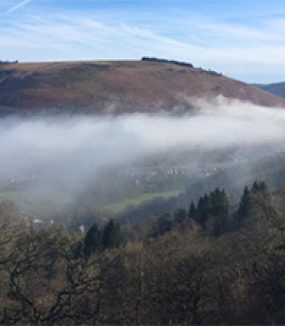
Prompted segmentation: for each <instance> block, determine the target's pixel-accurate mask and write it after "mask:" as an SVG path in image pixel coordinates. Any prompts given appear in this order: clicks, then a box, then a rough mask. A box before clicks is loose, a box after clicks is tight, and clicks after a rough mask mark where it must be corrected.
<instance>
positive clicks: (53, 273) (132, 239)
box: [0, 182, 285, 325]
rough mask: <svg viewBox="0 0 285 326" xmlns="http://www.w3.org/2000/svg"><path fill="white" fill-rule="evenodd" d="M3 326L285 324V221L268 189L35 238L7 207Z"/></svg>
mask: <svg viewBox="0 0 285 326" xmlns="http://www.w3.org/2000/svg"><path fill="white" fill-rule="evenodd" d="M0 218H1V225H0V227H1V232H0V237H1V239H0V274H1V275H0V277H1V285H0V286H1V289H0V307H1V308H0V322H1V323H2V324H23V323H24V324H66V325H72V324H92V325H93V324H126V325H127V324H156V325H165V324H182V325H183V324H185V325H196V324H284V323H285V308H284V302H285V237H284V226H285V216H283V214H282V213H280V211H279V209H278V207H277V206H276V203H275V202H274V200H273V199H272V196H271V194H270V192H269V190H268V188H267V186H266V184H265V183H264V182H255V183H254V184H253V185H252V186H251V187H249V188H247V187H246V188H245V189H244V192H243V195H242V197H241V200H240V203H239V205H238V206H237V207H235V208H234V209H230V203H229V200H228V197H227V194H226V192H225V191H224V190H221V189H216V190H215V191H213V192H211V193H209V194H205V195H204V196H203V197H201V198H200V199H199V201H198V202H197V203H193V202H192V203H191V202H189V209H187V210H185V209H183V208H181V209H178V210H177V211H176V212H175V213H174V214H168V213H165V214H163V215H162V216H160V217H159V218H158V219H157V220H154V221H151V222H150V221H147V222H145V223H143V222H142V223H140V224H137V225H135V226H132V227H131V228H127V227H125V226H124V225H120V224H119V223H118V222H117V221H116V220H110V221H109V222H108V223H106V224H105V225H103V226H97V225H96V224H94V225H93V226H92V227H91V228H90V229H89V230H88V231H87V232H86V234H80V233H78V232H68V231H67V230H66V229H65V228H64V227H62V226H59V225H54V226H50V227H48V228H45V229H41V230H36V229H35V228H34V227H31V225H30V224H29V223H28V222H27V221H26V220H24V219H23V218H22V217H21V216H19V215H18V213H17V210H16V209H15V208H14V207H13V205H12V204H9V203H3V204H2V205H1V207H0Z"/></svg>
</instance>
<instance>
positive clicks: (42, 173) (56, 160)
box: [0, 98, 285, 193]
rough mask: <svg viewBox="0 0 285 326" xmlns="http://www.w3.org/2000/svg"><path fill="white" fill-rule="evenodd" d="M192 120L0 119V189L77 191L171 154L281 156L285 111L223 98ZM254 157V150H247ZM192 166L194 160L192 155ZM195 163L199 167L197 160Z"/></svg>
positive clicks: (205, 104)
mask: <svg viewBox="0 0 285 326" xmlns="http://www.w3.org/2000/svg"><path fill="white" fill-rule="evenodd" d="M196 105H197V107H198V108H199V109H198V110H197V111H196V113H195V114H194V115H187V116H186V115H184V116H169V115H165V114H157V115H143V114H133V115H122V116H117V117H110V116H108V117H102V116H100V117H98V116H93V117H90V116H88V117H86V116H77V117H67V116H61V117H45V118H32V119H29V118H24V119H23V118H17V117H13V118H11V117H9V118H2V119H1V120H0V133H1V139H0V148H1V159H0V188H2V189H3V188H5V186H7V184H9V183H11V182H17V181H18V180H25V178H26V179H27V180H28V181H29V180H33V178H35V179H36V182H37V183H39V184H41V185H42V186H43V187H44V186H45V185H48V186H49V187H50V186H51V185H52V184H53V183H55V184H56V185H57V186H58V185H64V191H66V192H69V191H70V193H76V192H77V191H82V189H84V187H85V185H86V183H89V182H90V181H92V180H94V183H96V178H97V176H98V175H100V174H101V173H103V171H106V169H117V170H118V169H120V168H122V167H126V166H131V165H132V164H133V163H138V162H143V161H144V159H146V158H147V157H151V156H152V155H156V156H159V154H160V153H161V154H163V155H164V157H165V155H166V156H167V153H173V152H175V151H180V152H181V151H186V152H190V153H191V151H194V150H195V151H196V152H197V151H198V152H201V153H204V154H206V156H207V153H209V157H208V159H209V161H210V159H211V158H210V153H212V152H213V151H215V150H225V151H226V150H228V149H232V148H236V149H238V151H239V154H240V155H241V154H242V152H243V150H244V149H247V150H248V148H252V149H255V148H259V149H260V148H261V149H262V148H266V152H267V153H268V152H270V151H272V153H273V152H275V151H283V149H284V145H283V144H284V140H285V129H284V122H285V111H284V110H282V109H270V108H263V107H258V106H255V105H252V104H248V103H241V102H238V101H230V102H229V101H226V100H224V99H222V98H218V99H215V100H214V101H212V102H206V101H201V100H200V101H197V103H196ZM252 155H254V151H253V152H252ZM191 160H193V162H189V163H194V161H195V157H193V158H191ZM196 163H199V162H196Z"/></svg>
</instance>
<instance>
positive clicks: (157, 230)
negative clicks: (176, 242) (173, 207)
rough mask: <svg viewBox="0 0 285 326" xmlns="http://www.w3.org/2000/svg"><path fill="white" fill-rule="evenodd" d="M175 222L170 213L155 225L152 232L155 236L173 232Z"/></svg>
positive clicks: (160, 218)
mask: <svg viewBox="0 0 285 326" xmlns="http://www.w3.org/2000/svg"><path fill="white" fill-rule="evenodd" d="M173 224H174V221H173V219H172V217H171V215H170V214H169V213H165V214H163V215H162V216H160V217H159V219H158V220H157V222H156V223H155V225H154V227H153V231H152V235H153V236H155V237H156V236H160V235H163V234H165V233H167V232H169V231H171V229H172V227H173Z"/></svg>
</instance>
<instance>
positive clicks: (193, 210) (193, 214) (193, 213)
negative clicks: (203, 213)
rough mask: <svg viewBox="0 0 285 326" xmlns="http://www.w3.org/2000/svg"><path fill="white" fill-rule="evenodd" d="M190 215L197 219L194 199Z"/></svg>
mask: <svg viewBox="0 0 285 326" xmlns="http://www.w3.org/2000/svg"><path fill="white" fill-rule="evenodd" d="M189 217H190V218H193V219H196V218H197V211H196V207H195V204H194V202H193V201H191V204H190V208H189Z"/></svg>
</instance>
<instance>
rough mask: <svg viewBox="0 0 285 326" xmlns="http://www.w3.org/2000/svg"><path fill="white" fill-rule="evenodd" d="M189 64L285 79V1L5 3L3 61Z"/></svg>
mask: <svg viewBox="0 0 285 326" xmlns="http://www.w3.org/2000/svg"><path fill="white" fill-rule="evenodd" d="M142 56H154V57H159V58H167V59H175V60H181V61H187V62H190V63H192V64H194V65H195V66H196V67H202V68H204V69H211V70H215V71H218V72H222V73H223V74H225V75H228V76H230V77H232V78H236V79H240V80H243V81H246V82H258V83H269V82H278V81H284V80H285V1H284V0H110V1H109V0H0V60H19V61H21V62H34V61H66V60H72V61H73V60H75V61H76V60H120V59H135V60H136V59H140V58H141V57H142Z"/></svg>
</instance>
